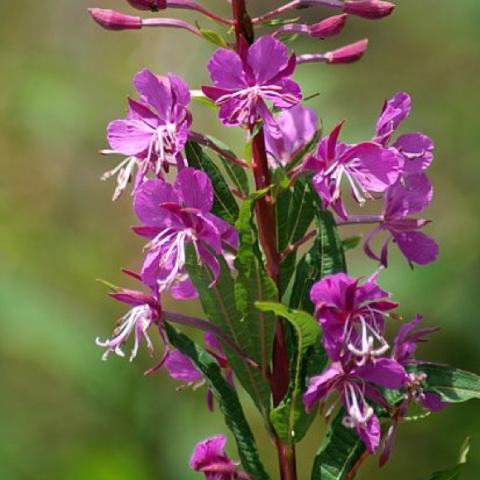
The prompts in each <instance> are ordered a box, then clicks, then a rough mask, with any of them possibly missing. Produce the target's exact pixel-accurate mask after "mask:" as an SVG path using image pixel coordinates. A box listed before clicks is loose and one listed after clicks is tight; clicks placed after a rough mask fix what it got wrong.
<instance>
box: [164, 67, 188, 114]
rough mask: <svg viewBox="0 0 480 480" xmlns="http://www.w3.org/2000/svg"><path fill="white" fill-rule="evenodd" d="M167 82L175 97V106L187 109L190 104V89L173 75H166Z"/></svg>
mask: <svg viewBox="0 0 480 480" xmlns="http://www.w3.org/2000/svg"><path fill="white" fill-rule="evenodd" d="M168 81H169V82H170V86H171V89H172V92H173V94H174V95H175V104H176V105H177V106H180V107H183V108H187V107H188V105H189V103H190V99H191V96H190V89H189V88H188V85H187V84H186V83H185V82H184V81H183V80H182V79H181V78H180V77H178V76H177V75H174V74H173V73H169V74H168Z"/></svg>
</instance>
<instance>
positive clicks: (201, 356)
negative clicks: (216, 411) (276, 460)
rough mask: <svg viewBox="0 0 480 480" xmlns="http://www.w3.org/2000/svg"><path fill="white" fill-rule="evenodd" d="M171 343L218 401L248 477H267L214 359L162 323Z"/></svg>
mask: <svg viewBox="0 0 480 480" xmlns="http://www.w3.org/2000/svg"><path fill="white" fill-rule="evenodd" d="M165 328H166V331H167V335H168V338H169V340H170V342H171V344H172V345H173V346H174V347H175V348H177V349H178V350H179V351H180V352H181V353H183V354H184V355H186V356H187V357H188V358H190V360H191V361H192V362H193V364H194V365H195V367H196V368H197V369H198V370H199V371H200V372H201V373H202V374H203V376H204V378H205V381H206V382H207V385H208V388H209V389H210V391H211V392H212V393H213V395H214V396H215V397H216V399H217V400H218V403H219V406H220V410H221V411H222V413H223V415H224V416H225V422H226V424H227V426H228V428H230V430H231V431H232V433H233V435H234V437H235V440H236V442H237V448H238V453H239V455H240V460H241V462H242V466H243V468H244V469H245V471H246V472H247V473H248V474H250V475H251V477H252V478H254V479H258V480H269V476H268V474H267V473H266V471H265V469H264V467H263V465H262V463H261V461H260V457H259V455H258V451H257V446H256V442H255V438H254V436H253V433H252V431H251V429H250V426H249V425H248V423H247V420H246V419H245V415H244V413H243V409H242V405H241V403H240V401H239V399H238V395H237V393H236V392H235V390H234V388H233V387H232V386H231V385H230V384H229V383H228V382H227V381H226V380H225V379H224V378H223V376H222V372H221V370H220V367H219V366H218V364H217V362H216V361H215V360H214V359H213V358H212V357H211V356H210V355H209V354H208V353H207V352H206V351H205V350H204V349H203V348H201V347H199V346H198V345H196V344H195V343H194V342H192V341H191V340H190V339H189V338H188V337H187V336H185V335H183V334H182V333H179V332H177V331H176V330H175V329H174V328H172V327H171V326H170V325H168V323H166V324H165Z"/></svg>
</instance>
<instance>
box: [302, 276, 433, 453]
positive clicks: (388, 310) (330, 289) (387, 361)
mask: <svg viewBox="0 0 480 480" xmlns="http://www.w3.org/2000/svg"><path fill="white" fill-rule="evenodd" d="M376 280H377V279H376V276H374V277H372V278H369V279H368V280H367V281H366V282H365V283H363V284H360V279H355V278H351V277H349V276H348V275H346V274H344V273H339V274H335V275H331V276H328V277H325V278H323V279H322V280H320V281H319V282H317V283H316V284H315V285H314V286H313V288H312V290H311V291H310V298H311V301H312V303H313V304H314V305H315V316H316V318H317V320H318V321H319V323H320V325H321V327H322V331H323V338H322V342H323V346H324V348H325V351H326V352H327V355H328V357H329V359H330V361H331V363H330V365H329V366H328V367H327V369H326V370H325V371H324V372H323V373H322V374H320V375H318V376H314V377H312V378H311V379H310V380H309V384H308V388H307V391H306V392H305V394H304V397H303V400H304V403H305V406H306V408H307V409H308V410H312V409H313V406H314V405H315V404H316V403H317V402H328V400H329V398H330V397H331V395H332V394H334V393H336V394H337V395H338V398H339V399H340V401H341V402H342V403H343V406H344V409H345V416H344V419H343V423H344V425H345V426H346V427H349V428H354V429H356V431H357V432H358V435H359V436H360V437H361V438H362V440H363V441H364V443H365V445H366V447H367V448H368V450H369V451H370V452H371V453H373V452H374V451H375V450H376V449H377V448H378V446H379V444H380V438H381V428H380V421H379V419H378V417H377V415H376V413H375V409H374V408H373V407H372V405H377V406H379V407H385V408H387V409H388V408H390V407H389V405H388V402H387V400H386V399H385V398H384V397H383V394H382V391H383V389H389V390H400V391H402V392H403V396H404V400H403V401H402V403H401V405H400V407H399V412H400V413H399V414H397V417H398V418H399V417H400V416H404V415H405V414H406V411H407V408H408V405H409V403H410V401H411V400H412V399H415V400H419V401H420V402H421V403H422V405H423V406H424V407H425V408H426V409H429V410H432V411H435V410H438V409H439V408H440V405H442V403H441V402H440V399H439V398H438V397H437V396H436V395H435V394H433V393H427V394H425V393H424V392H423V390H422V386H421V380H422V378H419V377H418V376H417V375H415V374H413V373H410V374H409V373H408V372H407V370H406V367H407V366H408V365H412V364H414V363H415V359H414V354H415V350H416V347H417V343H418V342H419V341H422V340H423V339H424V337H425V336H426V335H427V334H429V333H431V332H432V329H424V330H420V331H418V332H415V333H413V330H414V328H415V327H416V326H417V325H418V323H419V322H420V317H417V318H416V319H415V320H413V321H412V322H410V323H408V324H406V325H404V326H403V327H402V328H401V329H400V331H399V334H398V336H397V338H396V339H395V341H394V344H393V348H390V345H389V344H388V342H387V340H386V339H385V323H386V320H388V319H390V318H391V317H392V311H393V310H394V309H395V308H396V307H397V306H398V304H397V303H395V302H393V301H392V300H391V294H390V293H388V292H386V291H384V290H382V289H381V288H380V287H379V286H378V285H377V282H376ZM335 406H336V401H334V402H332V403H331V405H330V407H329V408H328V409H327V415H328V414H329V413H330V412H331V410H332V408H334V407H335ZM397 423H398V419H397V421H396V422H395V425H396V424H397ZM395 428H396V427H395ZM393 432H394V430H392V433H391V434H389V436H393V434H394V433H393ZM387 443H389V441H387Z"/></svg>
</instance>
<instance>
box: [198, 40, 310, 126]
mask: <svg viewBox="0 0 480 480" xmlns="http://www.w3.org/2000/svg"><path fill="white" fill-rule="evenodd" d="M295 64H296V62H295V55H292V56H291V57H288V51H287V47H286V46H285V45H284V44H283V43H281V42H280V41H278V40H276V39H275V38H273V37H271V36H263V37H260V38H259V39H258V40H257V41H256V42H255V43H254V44H253V45H252V46H250V47H248V46H247V45H243V46H242V48H241V52H240V53H236V52H233V51H232V50H228V49H224V48H222V49H219V50H217V51H216V52H215V53H214V54H213V57H212V59H211V60H210V62H209V64H208V70H209V72H210V77H211V79H212V81H213V84H214V86H213V87H203V92H204V93H205V95H207V97H209V98H211V99H212V100H214V101H215V103H216V104H217V105H218V106H219V107H220V113H219V115H220V119H221V120H222V122H223V123H224V124H225V125H228V126H237V125H240V126H243V127H245V128H249V129H251V128H253V126H254V125H255V124H256V123H257V122H258V121H259V120H263V122H264V123H265V125H266V126H267V127H268V128H269V129H270V130H271V131H272V132H273V134H274V135H275V134H277V135H278V133H277V132H278V127H277V125H276V123H275V120H274V118H273V116H272V114H271V112H270V110H269V108H268V106H267V104H266V102H267V101H268V102H271V103H272V104H273V106H274V107H276V108H280V109H286V108H291V107H293V106H295V105H297V104H298V103H299V102H300V100H301V97H302V95H301V91H300V87H299V86H298V85H297V84H296V83H295V82H294V81H292V80H290V76H291V75H292V74H293V72H294V70H295Z"/></svg>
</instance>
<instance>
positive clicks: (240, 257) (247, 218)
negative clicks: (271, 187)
mask: <svg viewBox="0 0 480 480" xmlns="http://www.w3.org/2000/svg"><path fill="white" fill-rule="evenodd" d="M264 193H265V192H263V193H262V192H260V193H256V194H252V195H251V196H250V198H249V199H248V200H246V201H245V202H244V203H243V204H242V207H241V210H240V216H239V218H238V221H237V224H236V227H237V230H238V233H239V235H240V246H239V249H238V252H237V256H236V260H235V267H236V269H237V271H238V276H237V279H236V281H235V300H236V303H237V307H238V309H239V311H240V313H241V324H242V327H243V331H244V333H245V337H244V338H243V339H242V348H243V349H244V350H245V352H246V353H247V355H249V356H251V357H252V358H253V359H254V360H255V361H256V362H257V363H258V364H259V365H260V368H261V372H262V377H263V381H262V382H261V383H260V384H259V387H260V388H261V390H260V394H261V395H262V398H263V402H264V405H269V403H270V388H269V386H268V383H267V378H268V370H269V365H270V361H271V358H272V345H273V339H274V336H275V327H276V321H275V316H274V315H273V314H272V313H265V312H260V311H259V310H257V309H256V308H255V302H256V301H275V300H277V299H278V291H277V288H276V286H275V284H274V282H273V281H272V279H271V278H270V277H269V276H268V275H267V273H266V271H265V267H264V265H263V262H262V261H261V256H260V251H259V247H258V244H257V233H256V229H255V226H254V224H253V206H254V203H255V200H256V199H258V198H259V197H260V196H261V195H263V194H264ZM257 373H258V372H257Z"/></svg>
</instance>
